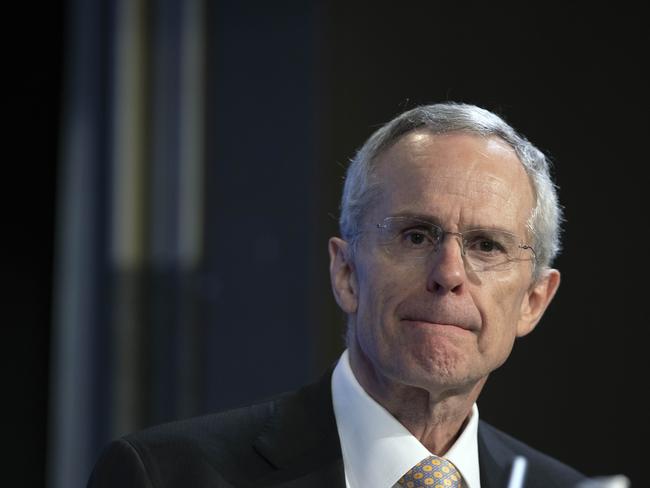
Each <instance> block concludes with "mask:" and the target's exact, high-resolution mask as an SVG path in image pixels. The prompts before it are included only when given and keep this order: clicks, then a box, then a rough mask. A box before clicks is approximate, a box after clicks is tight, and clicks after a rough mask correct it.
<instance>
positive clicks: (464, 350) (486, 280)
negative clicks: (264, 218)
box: [330, 132, 559, 392]
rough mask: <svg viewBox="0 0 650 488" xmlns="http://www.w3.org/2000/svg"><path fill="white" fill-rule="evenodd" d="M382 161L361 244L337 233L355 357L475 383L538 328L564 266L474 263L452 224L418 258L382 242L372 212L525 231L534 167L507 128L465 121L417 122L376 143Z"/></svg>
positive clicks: (361, 364) (440, 380) (335, 259)
mask: <svg viewBox="0 0 650 488" xmlns="http://www.w3.org/2000/svg"><path fill="white" fill-rule="evenodd" d="M376 168H377V169H376V172H375V177H376V179H377V181H378V182H379V187H380V192H379V197H378V198H377V200H376V201H377V203H376V204H375V205H374V206H373V207H372V208H370V209H368V210H367V212H366V215H365V217H364V227H363V230H364V232H362V233H361V235H360V238H359V242H358V243H357V245H356V247H355V249H354V252H352V251H351V249H350V248H349V246H348V245H347V243H345V242H344V241H341V240H337V239H336V238H333V239H332V240H331V241H330V252H331V257H332V273H333V274H332V279H333V286H334V291H335V295H336V297H337V301H338V302H339V304H340V305H341V307H342V308H343V309H344V310H345V311H346V312H347V313H348V315H349V319H350V323H349V327H350V330H349V335H348V339H349V343H348V346H349V349H350V355H351V361H352V365H353V369H356V371H355V373H357V375H359V374H361V376H364V377H367V378H373V381H381V382H389V383H390V382H396V383H399V384H403V385H409V386H416V387H420V388H424V389H427V390H429V391H440V392H442V391H447V390H449V389H450V388H452V389H457V388H473V387H474V386H476V385H477V384H478V383H479V382H481V381H482V380H484V379H485V378H486V377H487V375H488V374H489V373H490V372H491V371H493V370H494V369H496V368H497V367H498V366H500V365H501V364H502V363H503V362H504V361H505V360H506V358H507V357H508V355H509V354H510V351H511V349H512V346H513V342H514V340H515V338H516V337H517V336H523V335H525V334H527V333H528V332H530V331H531V330H532V328H533V327H534V326H535V324H536V323H537V320H538V319H539V317H540V316H541V314H542V313H543V311H544V309H545V307H546V305H547V304H548V302H549V301H550V299H551V298H552V296H553V294H554V292H555V289H556V288H557V284H558V282H559V275H557V272H554V273H556V274H552V275H551V281H552V282H551V283H550V284H549V278H548V275H547V276H546V277H545V278H542V280H541V281H540V283H541V284H539V285H535V286H533V283H532V270H533V263H532V261H520V262H515V263H513V265H512V266H510V267H509V268H508V269H506V270H503V269H501V270H498V271H496V270H492V271H489V270H488V271H480V272H475V271H472V270H471V269H470V268H468V267H467V266H466V265H465V262H464V258H463V256H462V253H461V248H460V245H459V240H458V238H456V237H454V236H453V235H447V236H446V238H445V239H444V241H443V244H442V246H441V248H440V249H439V250H438V251H437V252H436V253H434V254H433V255H432V256H431V257H430V258H429V259H428V260H424V261H422V263H421V264H420V265H416V266H414V265H413V263H404V262H401V261H400V260H399V259H398V258H396V256H394V255H391V254H389V253H387V252H386V251H385V249H384V248H383V247H382V246H381V245H380V244H379V243H378V237H377V232H378V230H377V229H376V224H377V223H379V222H381V221H382V220H383V219H384V218H385V217H390V216H401V215H418V216H420V217H422V218H426V219H427V220H429V221H432V222H435V223H437V224H439V225H440V226H441V227H442V228H444V229H445V230H446V231H449V232H463V231H465V230H468V229H476V228H498V229H501V230H505V231H508V232H510V233H512V234H515V235H517V236H518V237H519V238H520V239H521V241H522V242H528V241H529V240H530V238H529V235H528V233H527V228H526V223H527V221H528V219H529V217H530V215H531V211H532V208H533V205H534V196H533V190H532V187H531V184H530V182H529V180H528V177H527V175H526V173H525V171H524V169H523V167H522V165H521V163H520V162H519V160H518V158H517V156H516V154H515V153H514V151H513V150H512V149H511V148H510V146H508V145H507V144H506V143H504V142H503V141H501V140H500V139H498V138H487V139H486V138H482V137H478V136H474V135H467V134H460V133H457V134H448V135H438V136H435V135H431V134H428V133H426V132H415V133H410V134H408V135H406V136H404V137H403V138H402V139H400V140H399V141H398V142H397V143H396V144H395V145H394V146H392V147H391V148H390V149H389V150H387V151H386V152H385V153H383V154H382V155H380V157H379V159H378V161H377V166H376ZM359 369H363V370H364V371H359ZM481 384H482V383H481Z"/></svg>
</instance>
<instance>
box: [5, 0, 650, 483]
mask: <svg viewBox="0 0 650 488" xmlns="http://www.w3.org/2000/svg"><path fill="white" fill-rule="evenodd" d="M639 5H640V4H639ZM640 9H641V7H640V6H638V5H637V6H634V7H633V6H631V5H626V4H625V2H618V3H615V4H612V3H609V4H607V3H606V4H603V5H601V6H598V5H596V4H594V3H591V2H577V3H569V2H567V3H565V4H561V6H560V4H558V5H557V6H553V5H551V4H550V3H548V2H543V3H542V2H538V3H537V4H514V3H513V4H511V5H510V6H505V5H501V6H499V5H496V4H494V3H492V2H462V3H461V2H456V3H452V2H445V3H443V2H435V1H434V2H419V1H416V2H406V3H403V4H400V6H397V4H396V3H395V2H386V3H381V2H376V1H375V2H344V1H342V0H332V1H329V2H325V1H323V2H309V1H304V0H303V1H279V2H263V1H260V0H253V1H248V2H240V1H235V0H218V1H204V0H185V1H182V0H113V1H109V0H96V1H91V2H89V1H84V0H69V1H67V2H63V1H59V2H47V4H46V5H43V6H35V5H32V4H27V3H25V4H22V5H13V4H12V6H10V7H7V10H6V14H5V15H6V16H5V24H6V26H7V29H5V30H4V32H3V33H4V34H5V36H6V38H5V42H4V46H5V52H6V53H7V56H6V57H5V76H4V77H3V78H4V81H5V82H8V83H9V86H8V88H6V89H5V91H4V95H5V96H4V100H5V107H9V112H8V116H7V117H6V118H5V120H6V122H8V126H9V132H8V133H6V132H5V134H6V135H5V137H4V143H5V144H6V145H8V148H9V152H8V155H9V157H8V158H6V159H5V167H6V168H7V170H8V173H5V177H4V185H3V187H4V191H3V192H2V197H3V202H2V206H1V208H2V212H3V220H4V222H5V224H7V225H6V228H7V230H6V233H5V237H4V238H3V243H2V245H3V248H2V250H3V254H4V256H5V263H6V264H7V269H8V271H6V272H5V273H3V276H4V285H5V289H6V292H5V293H4V294H3V312H4V316H3V324H4V329H5V330H7V331H8V336H4V340H3V341H2V354H1V356H0V357H1V358H2V359H1V360H2V380H3V384H4V385H5V394H4V395H3V402H2V404H3V408H4V409H6V410H7V411H6V413H5V414H4V415H3V419H4V422H3V424H4V425H3V433H4V434H5V438H6V439H7V446H8V448H9V451H10V458H9V462H8V463H7V468H8V469H4V468H3V471H5V473H6V472H8V475H6V474H5V475H4V476H3V479H5V480H7V482H9V481H12V482H13V483H15V484H16V485H18V486H35V487H36V486H48V487H51V488H63V487H66V488H68V487H81V486H84V485H85V482H86V480H87V477H88V475H89V473H90V470H91V468H92V465H93V464H94V462H95V461H96V459H97V457H98V455H99V453H100V451H101V449H102V447H103V446H104V445H105V444H106V443H107V442H108V441H109V440H110V439H113V438H115V437H117V436H119V435H122V434H124V433H127V432H130V431H132V430H136V429H140V428H143V427H146V426H149V425H152V424H156V423H160V422H165V421H169V420H173V419H179V418H186V417H189V416H193V415H199V414H203V413H207V412H212V411H215V410H221V409H226V408H231V407H235V406H238V405H242V404H245V403H248V402H252V401H255V400H259V399H262V398H265V397H268V396H270V395H272V394H274V393H277V392H280V391H284V390H287V389H292V388H296V387H298V386H299V385H301V384H303V383H305V382H308V381H311V380H314V379H316V378H318V377H319V376H320V375H321V374H322V373H323V371H324V370H325V369H326V368H327V367H328V366H329V365H330V364H332V362H333V361H335V360H336V359H337V357H338V355H339V354H340V352H341V351H342V339H341V337H342V334H343V325H344V321H343V317H342V315H341V313H340V312H339V311H338V310H337V308H336V305H335V302H334V300H333V299H332V297H331V293H330V288H329V281H328V275H327V252H326V242H327V238H328V237H329V236H331V235H333V234H335V233H336V232H337V225H336V218H337V216H338V200H339V197H340V190H341V185H342V178H343V174H344V170H345V167H346V164H347V161H348V160H349V158H350V157H351V156H352V155H353V154H354V152H355V150H356V149H357V148H358V147H359V146H360V145H361V144H362V142H363V141H364V140H365V139H366V138H367V137H368V136H369V135H370V134H371V133H372V132H373V131H374V130H375V129H376V128H377V127H378V126H379V125H381V124H383V123H384V122H386V121H388V120H389V119H391V118H392V117H393V116H395V115H397V114H398V113H400V112H402V111H403V110H405V109H408V108H411V107H413V106H415V105H418V104H421V103H433V102H439V101H446V100H454V101H462V102H469V103H475V104H478V105H481V106H484V107H486V108H488V109H491V110H493V111H496V112H497V113H499V114H501V115H502V116H504V118H505V119H506V120H507V121H509V122H510V123H511V124H512V125H514V127H516V128H518V129H519V130H520V131H521V132H523V133H524V134H525V135H526V136H527V137H528V138H529V139H530V140H532V141H533V142H534V143H536V144H537V145H538V146H539V147H540V148H542V149H543V150H545V151H546V152H547V153H548V154H549V155H550V156H551V158H552V159H553V161H554V162H555V166H554V174H555V176H556V179H557V182H558V184H559V187H560V198H561V200H562V202H563V204H564V206H565V211H566V219H567V222H566V227H565V228H566V231H565V240H564V243H565V250H564V252H563V253H562V255H561V256H560V258H559V259H558V261H557V263H556V265H557V267H558V268H560V269H561V271H562V272H563V282H562V286H561V287H560V291H559V293H558V295H557V297H556V299H555V301H554V302H553V303H552V305H551V307H550V310H549V311H548V312H547V315H546V316H545V318H544V320H543V321H542V323H541V325H540V326H539V327H538V328H537V330H536V331H535V332H534V333H533V334H532V335H531V336H529V337H528V338H526V339H523V340H521V341H520V342H519V343H518V344H517V345H516V347H515V350H514V352H513V355H512V357H511V360H510V362H509V363H507V364H506V366H504V367H503V368H501V369H500V370H499V371H497V372H496V373H495V374H494V375H493V377H492V378H491V380H490V381H489V382H488V386H487V387H486V389H485V390H484V394H483V395H482V397H481V399H480V401H479V408H480V411H481V417H482V418H484V419H486V420H488V421H490V422H493V423H494V424H496V425H497V426H499V427H500V428H501V429H503V430H505V431H507V432H509V433H511V434H513V435H515V436H517V437H519V438H521V439H522V440H524V441H526V442H528V443H530V444H532V445H534V446H535V447H537V448H539V449H541V450H544V451H546V452H548V453H550V454H552V455H553V456H555V457H558V458H559V459H561V460H563V461H565V462H567V463H569V464H571V465H573V466H575V467H576V468H578V469H580V470H582V471H584V472H585V473H587V474H590V475H607V474H616V473H623V474H625V475H627V476H628V477H630V478H631V480H632V486H633V487H637V486H638V487H640V486H648V485H650V477H648V474H647V470H644V471H643V472H642V471H641V445H642V442H643V441H646V440H647V435H648V424H647V406H645V407H644V405H646V403H645V400H644V396H645V395H644V394H645V391H646V390H647V388H648V380H647V374H648V362H647V352H646V349H647V346H646V344H647V343H646V342H645V341H644V338H645V337H646V336H647V333H646V330H647V328H648V326H649V325H650V323H649V321H648V318H647V315H648V314H647V312H646V307H647V301H648V300H647V295H648V291H649V287H648V276H649V275H648V265H647V260H646V259H645V255H644V247H643V244H644V242H645V241H644V237H645V227H646V226H647V215H646V212H647V207H648V206H647V202H646V198H645V197H642V195H644V194H645V192H646V191H647V179H646V177H645V176H644V175H645V165H646V159H647V134H648V129H649V127H648V116H647V113H648V96H647V91H648V89H647V86H648V79H647V75H645V72H646V71H647V70H646V67H647V66H646V65H647V45H648V44H647V41H648V39H647V28H646V25H645V24H646V21H645V16H644V15H643V14H642V13H641V10H640ZM5 113H7V112H5ZM6 154H7V153H6ZM644 154H645V156H644ZM636 244H641V246H642V247H641V248H640V249H639V248H637V246H636ZM643 357H646V359H642V358H643Z"/></svg>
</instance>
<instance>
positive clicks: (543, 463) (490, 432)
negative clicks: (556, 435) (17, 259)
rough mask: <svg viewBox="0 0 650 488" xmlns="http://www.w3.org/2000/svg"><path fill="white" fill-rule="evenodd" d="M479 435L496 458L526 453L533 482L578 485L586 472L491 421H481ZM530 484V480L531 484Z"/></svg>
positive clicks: (535, 483)
mask: <svg viewBox="0 0 650 488" xmlns="http://www.w3.org/2000/svg"><path fill="white" fill-rule="evenodd" d="M479 438H481V439H482V440H483V442H484V443H485V444H486V445H487V446H489V450H490V454H491V455H492V456H494V457H495V458H496V459H501V460H508V462H511V461H512V459H514V457H515V456H524V457H525V458H526V460H527V462H528V475H527V480H528V483H530V486H537V485H538V484H539V485H540V486H542V485H544V486H557V487H570V486H574V485H575V484H576V483H578V482H579V481H581V480H583V479H585V478H586V476H585V475H584V474H583V473H581V472H579V471H578V470H576V469H575V468H573V467H571V466H569V465H567V464H565V463H563V462H562V461H560V460H558V459H556V458H554V457H551V456H550V455H548V454H546V453H544V452H541V451H539V450H537V449H535V448H533V447H531V446H529V445H528V444H526V443H524V442H522V441H520V440H518V439H516V438H514V437H513V436H511V435H509V434H506V433H505V432H503V431H501V430H499V429H497V428H496V427H493V426H492V425H490V424H488V423H487V422H484V421H480V423H479ZM527 486H529V484H527Z"/></svg>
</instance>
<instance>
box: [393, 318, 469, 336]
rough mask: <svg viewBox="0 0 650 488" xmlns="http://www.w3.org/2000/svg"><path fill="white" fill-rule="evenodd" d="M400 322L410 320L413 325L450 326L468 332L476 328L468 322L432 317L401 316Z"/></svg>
mask: <svg viewBox="0 0 650 488" xmlns="http://www.w3.org/2000/svg"><path fill="white" fill-rule="evenodd" d="M401 321H402V322H410V323H411V324H413V325H417V326H422V327H451V328H456V329H462V330H466V331H470V332H474V331H476V330H477V327H474V326H472V325H470V324H467V323H463V322H457V321H452V320H448V319H446V320H441V319H438V318H433V317H427V318H423V317H403V318H402V319H401Z"/></svg>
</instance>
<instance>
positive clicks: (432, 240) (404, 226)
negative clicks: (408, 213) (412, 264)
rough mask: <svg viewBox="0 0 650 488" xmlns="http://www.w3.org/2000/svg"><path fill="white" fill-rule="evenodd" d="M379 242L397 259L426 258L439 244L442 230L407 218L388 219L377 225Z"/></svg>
mask: <svg viewBox="0 0 650 488" xmlns="http://www.w3.org/2000/svg"><path fill="white" fill-rule="evenodd" d="M378 228H379V229H380V242H381V244H382V245H383V246H384V247H385V248H386V250H387V251H388V252H389V253H390V254H392V255H395V256H397V257H403V258H407V259H408V258H414V259H422V258H426V257H427V256H429V254H431V252H432V251H434V250H435V249H436V248H437V247H438V245H439V244H440V240H441V239H442V236H443V234H444V232H443V230H442V229H441V228H440V227H438V226H437V225H435V224H432V223H431V222H426V221H423V220H418V219H411V218H407V217H389V218H387V219H384V221H383V223H381V224H379V225H378Z"/></svg>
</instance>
